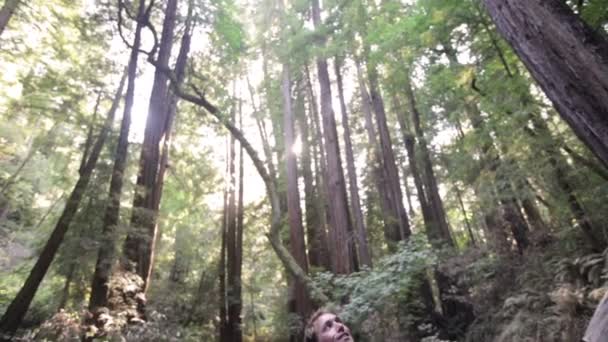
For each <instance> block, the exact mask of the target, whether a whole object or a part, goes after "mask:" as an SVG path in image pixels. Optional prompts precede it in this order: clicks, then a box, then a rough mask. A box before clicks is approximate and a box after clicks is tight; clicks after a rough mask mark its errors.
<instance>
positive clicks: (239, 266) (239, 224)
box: [233, 101, 245, 340]
mask: <svg viewBox="0 0 608 342" xmlns="http://www.w3.org/2000/svg"><path fill="white" fill-rule="evenodd" d="M239 127H240V128H241V129H243V103H242V101H239ZM244 167H245V164H244V160H243V146H239V193H238V200H237V213H236V269H235V274H234V278H235V282H234V296H235V298H236V299H237V301H236V303H235V304H234V308H233V316H234V317H235V318H236V324H237V326H238V329H239V332H238V335H237V336H238V338H239V340H242V335H243V332H242V325H241V324H242V321H241V311H242V310H243V286H242V283H243V280H242V275H243V229H244V219H245V207H244V198H243V197H244V195H245V189H244V185H245V168H244Z"/></svg>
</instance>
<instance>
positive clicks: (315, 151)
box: [304, 66, 331, 270]
mask: <svg viewBox="0 0 608 342" xmlns="http://www.w3.org/2000/svg"><path fill="white" fill-rule="evenodd" d="M304 69H305V76H306V89H307V98H308V114H309V117H310V123H311V128H312V139H311V144H310V146H312V151H311V152H312V153H311V155H312V160H313V162H314V171H315V174H314V176H315V193H316V199H315V203H316V205H317V207H318V208H317V212H318V213H319V216H318V220H319V226H318V227H319V229H317V230H316V231H315V232H314V237H315V238H312V239H311V240H310V241H311V242H310V244H309V245H308V246H309V254H308V255H309V257H310V256H311V255H312V256H313V259H311V260H310V265H311V266H318V267H323V268H325V269H326V270H331V262H330V255H329V241H328V236H327V225H328V222H329V221H330V214H329V204H328V203H327V193H328V190H327V182H326V178H327V161H326V160H325V146H324V143H323V133H322V132H321V124H320V123H319V110H318V108H317V101H316V98H315V93H314V90H313V88H312V81H311V79H310V72H309V70H308V66H305V67H304ZM311 233H312V232H311ZM311 233H309V234H311ZM313 260H318V263H313Z"/></svg>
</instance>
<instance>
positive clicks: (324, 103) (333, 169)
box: [312, 0, 353, 274]
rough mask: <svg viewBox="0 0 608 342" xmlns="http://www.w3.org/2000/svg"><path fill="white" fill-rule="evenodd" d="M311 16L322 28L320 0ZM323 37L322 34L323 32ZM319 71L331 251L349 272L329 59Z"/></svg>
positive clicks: (336, 264) (338, 268) (338, 267)
mask: <svg viewBox="0 0 608 342" xmlns="http://www.w3.org/2000/svg"><path fill="white" fill-rule="evenodd" d="M312 19H313V24H314V26H315V29H317V30H320V28H321V25H322V23H321V8H320V6H319V1H318V0H313V1H312ZM320 37H321V36H320ZM317 44H318V45H319V46H320V47H321V46H324V45H325V41H324V38H322V37H321V38H320V39H318V40H317ZM317 72H318V77H319V87H320V88H319V89H320V94H321V116H322V117H323V135H324V138H325V152H326V157H327V188H328V194H327V196H328V197H327V201H328V204H329V211H330V218H331V221H330V222H331V228H330V234H329V236H330V239H329V241H330V246H331V247H330V253H333V255H332V258H331V263H332V270H333V271H334V272H335V273H337V274H349V273H351V272H352V271H353V265H352V255H351V252H350V249H349V246H348V244H347V243H346V241H347V240H348V239H349V236H348V230H349V226H350V224H351V223H350V215H349V212H348V204H347V198H346V185H345V183H344V171H343V170H342V161H341V158H340V145H339V143H338V132H337V130H336V119H335V117H334V110H333V108H332V104H331V101H332V100H331V99H332V95H331V87H330V81H329V72H328V68H327V60H326V59H325V58H324V57H321V56H318V57H317Z"/></svg>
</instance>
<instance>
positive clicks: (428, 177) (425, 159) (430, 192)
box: [405, 79, 454, 246]
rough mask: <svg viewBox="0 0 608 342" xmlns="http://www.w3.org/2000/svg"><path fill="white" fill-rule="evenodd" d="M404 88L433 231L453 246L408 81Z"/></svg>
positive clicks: (418, 114) (443, 241)
mask: <svg viewBox="0 0 608 342" xmlns="http://www.w3.org/2000/svg"><path fill="white" fill-rule="evenodd" d="M405 87H406V88H405V92H406V96H407V98H408V104H409V107H410V114H411V116H412V124H413V125H412V126H413V127H414V132H415V133H416V138H417V140H418V146H419V149H420V154H421V160H422V165H423V168H424V172H423V177H424V183H425V188H426V191H427V192H426V195H427V200H428V205H429V207H430V208H431V209H432V213H433V223H434V227H433V229H435V230H436V231H437V234H438V236H439V237H440V239H441V243H445V244H447V245H448V246H454V240H453V239H452V235H451V234H450V228H449V227H448V223H447V220H446V215H445V210H444V208H443V202H442V201H441V197H440V196H439V187H438V186H437V179H436V177H435V172H434V171H433V163H432V161H431V156H430V152H429V148H428V146H427V142H426V138H425V136H424V131H423V130H422V125H421V123H420V113H419V112H418V107H417V106H416V98H415V96H414V91H413V89H412V85H411V82H410V80H409V79H408V80H407V81H406V85H405Z"/></svg>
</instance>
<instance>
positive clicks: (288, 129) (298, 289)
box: [281, 64, 312, 320]
mask: <svg viewBox="0 0 608 342" xmlns="http://www.w3.org/2000/svg"><path fill="white" fill-rule="evenodd" d="M281 90H282V95H283V119H284V121H283V128H284V129H285V131H284V142H285V147H286V148H285V169H286V173H285V174H286V178H287V213H288V222H289V249H290V252H291V254H292V255H293V257H294V259H295V260H296V262H297V263H298V265H299V266H300V267H301V268H302V270H303V271H304V272H308V262H307V260H306V246H305V244H304V227H303V225H302V210H301V208H300V193H299V190H298V164H297V160H296V155H295V153H294V152H293V151H292V147H293V145H294V143H295V133H294V115H293V107H292V99H291V79H290V71H289V66H288V65H286V64H284V65H283V74H282V85H281ZM292 286H293V299H294V301H295V303H294V304H295V305H294V307H293V309H294V310H295V313H296V314H298V315H299V316H300V317H302V319H303V320H305V319H306V317H307V316H308V315H309V313H310V311H311V309H312V306H311V305H310V300H309V298H308V293H307V291H306V286H305V285H304V284H303V283H302V282H301V281H299V280H298V279H294V282H293V284H292Z"/></svg>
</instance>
